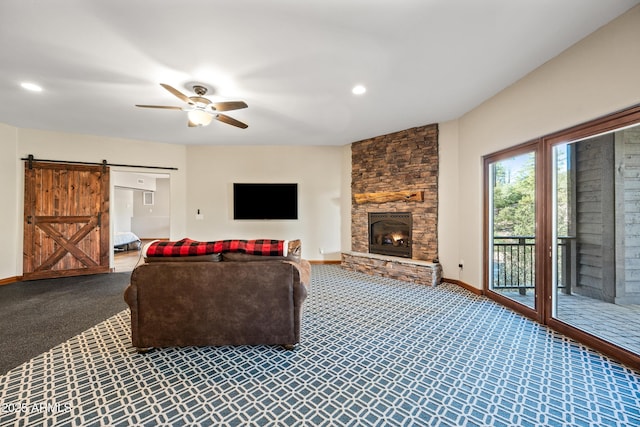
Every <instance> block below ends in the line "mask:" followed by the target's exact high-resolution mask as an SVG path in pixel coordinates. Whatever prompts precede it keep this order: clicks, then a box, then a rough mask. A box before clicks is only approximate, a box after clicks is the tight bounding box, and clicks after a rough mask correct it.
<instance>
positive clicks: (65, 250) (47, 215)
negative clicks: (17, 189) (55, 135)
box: [23, 161, 109, 280]
mask: <svg viewBox="0 0 640 427" xmlns="http://www.w3.org/2000/svg"><path fill="white" fill-rule="evenodd" d="M24 215H25V220H24V263H23V276H24V278H25V279H27V280H30V279H41V278H49V277H61V276H76V275H82V274H95V273H104V272H108V271H109V169H108V168H107V167H106V166H88V165H70V164H60V163H43V162H33V161H29V162H26V163H25V205H24Z"/></svg>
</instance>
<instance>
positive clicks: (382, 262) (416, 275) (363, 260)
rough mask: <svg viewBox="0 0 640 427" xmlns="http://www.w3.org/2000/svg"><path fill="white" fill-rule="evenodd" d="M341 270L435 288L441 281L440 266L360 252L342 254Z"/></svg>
mask: <svg viewBox="0 0 640 427" xmlns="http://www.w3.org/2000/svg"><path fill="white" fill-rule="evenodd" d="M341 266H342V268H344V269H345V270H350V271H357V272H360V273H365V274H371V275H374V276H383V277H388V278H390V279H396V280H405V281H407V282H413V283H418V284H421V285H427V286H436V285H438V284H440V282H441V280H442V266H441V265H440V264H438V263H433V262H428V261H420V260H415V259H407V258H399V257H390V256H387V255H377V254H369V253H362V252H343V253H342V262H341Z"/></svg>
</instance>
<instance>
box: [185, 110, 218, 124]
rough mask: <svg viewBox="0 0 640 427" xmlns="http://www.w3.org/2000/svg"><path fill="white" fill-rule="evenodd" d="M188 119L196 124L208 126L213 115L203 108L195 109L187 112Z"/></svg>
mask: <svg viewBox="0 0 640 427" xmlns="http://www.w3.org/2000/svg"><path fill="white" fill-rule="evenodd" d="M188 116H189V121H190V122H191V123H193V124H194V125H196V126H208V125H209V124H210V123H211V121H212V120H213V116H212V115H211V114H209V113H207V112H206V111H204V110H200V109H195V110H192V111H189V113H188Z"/></svg>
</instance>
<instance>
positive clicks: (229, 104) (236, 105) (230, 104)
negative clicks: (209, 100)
mask: <svg viewBox="0 0 640 427" xmlns="http://www.w3.org/2000/svg"><path fill="white" fill-rule="evenodd" d="M211 106H212V107H213V109H214V110H216V111H231V110H239V109H241V108H247V104H246V103H245V102H244V101H225V102H214V103H213V104H211Z"/></svg>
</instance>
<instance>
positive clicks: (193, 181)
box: [186, 146, 344, 260]
mask: <svg viewBox="0 0 640 427" xmlns="http://www.w3.org/2000/svg"><path fill="white" fill-rule="evenodd" d="M343 152H344V147H335V146H322V147H321V146H311V147H309V146H190V147H188V148H187V180H188V182H189V186H188V188H187V193H188V196H187V219H186V224H187V231H188V237H190V238H192V239H196V240H222V239H260V238H265V239H290V240H291V239H302V256H303V257H304V258H307V259H310V260H338V259H340V251H341V240H340V230H341V203H342V198H343V196H344V195H343V187H342V177H343V171H342V169H343ZM234 182H246V183H255V182H272V183H278V182H282V183H298V218H299V219H298V220H286V221H280V220H268V221H247V220H243V221H235V220H234V219H233V183H234ZM198 209H200V213H201V214H202V215H203V216H204V219H202V220H196V218H195V216H196V213H197V210H198ZM320 249H322V250H323V253H322V254H321V253H320Z"/></svg>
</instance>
